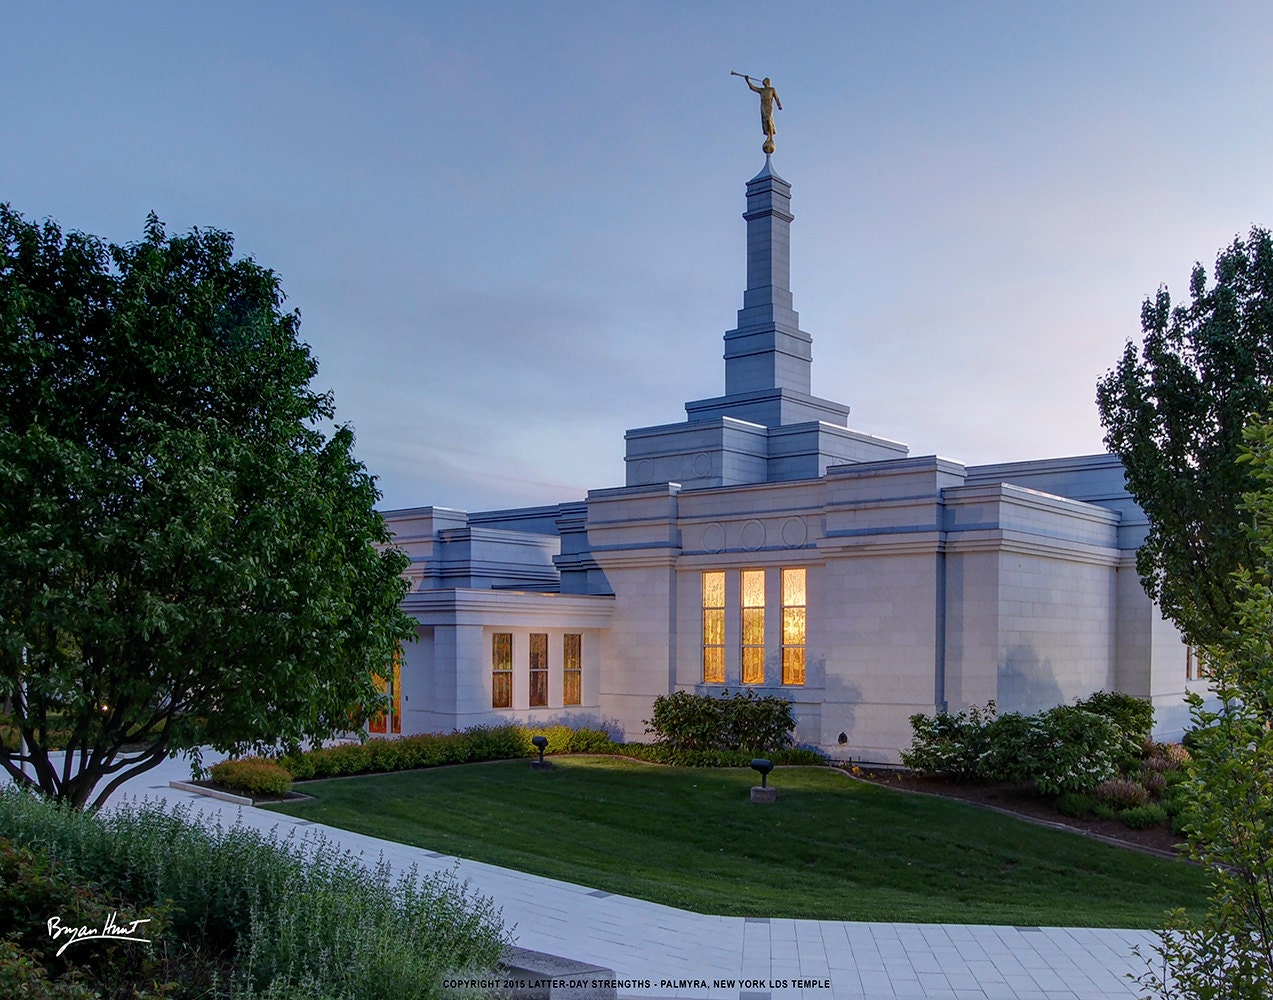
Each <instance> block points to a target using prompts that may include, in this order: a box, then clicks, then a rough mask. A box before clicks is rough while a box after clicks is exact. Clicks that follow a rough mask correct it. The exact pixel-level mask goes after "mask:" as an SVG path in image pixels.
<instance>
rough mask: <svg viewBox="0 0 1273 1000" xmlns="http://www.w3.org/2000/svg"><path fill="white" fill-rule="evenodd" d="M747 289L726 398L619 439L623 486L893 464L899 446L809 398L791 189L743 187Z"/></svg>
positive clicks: (699, 484)
mask: <svg viewBox="0 0 1273 1000" xmlns="http://www.w3.org/2000/svg"><path fill="white" fill-rule="evenodd" d="M743 218H744V219H746V220H747V287H746V289H745V290H744V292H743V307H742V308H741V309H740V310H738V326H737V327H735V328H734V329H733V330H730V331H728V332H727V333H726V334H725V395H723V396H717V397H715V398H713V399H699V400H694V401H693V402H689V403H686V404H685V416H686V418H687V419H686V420H685V422H684V423H679V424H661V425H658V426H654V427H637V428H634V429H632V430H629V431H628V433H627V435H626V440H627V454H626V457H625V464H626V467H627V476H626V480H627V485H628V486H644V485H650V484H658V483H668V482H674V483H680V484H682V485H683V486H685V487H688V488H699V489H702V488H711V487H719V486H736V485H743V484H746V483H766V482H769V483H773V482H785V481H789V480H793V479H809V478H813V477H816V476H821V475H824V474H825V473H826V470H827V469H828V468H829V467H831V466H833V465H843V464H846V463H847V464H852V463H856V462H873V461H879V460H881V459H891V458H899V457H901V456H903V455H905V454H906V446H905V445H903V444H899V443H898V442H896V441H886V440H884V439H882V438H876V437H872V436H871V435H868V434H861V433H859V432H857V431H852V430H849V427H848V423H849V419H848V418H849V408H848V407H847V406H845V405H844V404H843V403H836V402H833V401H832V400H829V399H819V398H818V397H817V396H813V395H811V394H810V392H809V389H810V374H811V369H812V367H813V351H812V346H813V338H812V337H810V336H809V334H807V333H805V332H804V331H803V330H801V329H800V317H799V316H798V315H797V314H796V311H795V309H794V308H793V307H792V297H791V221H792V219H793V218H794V216H793V215H792V214H791V185H790V184H788V183H787V182H786V181H785V180H783V179H782V178H781V177H779V176H778V175H777V174H776V173H774V169H773V161H772V159H771V158H770V157H769V156H766V157H765V166H764V169H763V170H761V171H760V173H758V174H757V175H756V176H755V177H753V178H752V179H751V180H749V181H748V182H747V211H746V212H744V213H743Z"/></svg>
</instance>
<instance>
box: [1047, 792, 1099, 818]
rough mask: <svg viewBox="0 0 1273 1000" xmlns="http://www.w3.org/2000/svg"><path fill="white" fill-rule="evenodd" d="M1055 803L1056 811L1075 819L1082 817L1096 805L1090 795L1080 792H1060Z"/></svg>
mask: <svg viewBox="0 0 1273 1000" xmlns="http://www.w3.org/2000/svg"><path fill="white" fill-rule="evenodd" d="M1055 805H1056V811H1057V812H1059V813H1061V814H1062V815H1063V816H1073V817H1074V818H1075V819H1082V818H1083V817H1084V816H1086V815H1088V813H1090V812H1092V810H1093V809H1095V807H1096V803H1095V802H1093V801H1092V797H1091V796H1090V795H1084V794H1083V793H1082V792H1062V793H1061V794H1060V795H1058V796H1057V799H1056V803H1055Z"/></svg>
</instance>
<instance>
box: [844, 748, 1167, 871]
mask: <svg viewBox="0 0 1273 1000" xmlns="http://www.w3.org/2000/svg"><path fill="white" fill-rule="evenodd" d="M856 777H858V778H860V779H861V780H863V781H870V782H873V783H874V784H878V785H887V786H888V787H889V788H900V789H903V790H905V791H910V792H923V793H925V794H928V795H941V796H945V797H946V798H952V799H962V800H963V801H965V802H972V803H975V804H976V805H980V806H989V807H991V808H994V809H1001V810H1003V811H1004V812H1009V813H1013V814H1015V815H1017V816H1020V817H1021V818H1023V819H1029V820H1035V821H1042V822H1045V823H1048V824H1050V825H1054V826H1065V827H1068V828H1070V829H1072V830H1078V831H1080V832H1082V833H1086V834H1089V835H1094V836H1098V837H1102V838H1105V839H1108V840H1115V841H1118V842H1119V843H1120V844H1124V845H1126V846H1127V847H1130V848H1133V849H1135V850H1143V851H1147V852H1153V853H1166V854H1173V855H1177V856H1180V857H1183V854H1182V853H1181V850H1180V848H1181V845H1182V843H1183V841H1184V837H1182V836H1181V835H1180V834H1178V833H1172V831H1171V827H1169V826H1166V825H1163V826H1155V827H1150V828H1149V829H1148V830H1133V829H1131V828H1130V827H1128V826H1127V825H1126V824H1124V823H1123V822H1122V821H1121V820H1117V819H1098V818H1097V817H1095V816H1087V817H1085V818H1083V819H1075V818H1074V817H1073V816H1065V815H1062V814H1061V813H1059V812H1057V811H1056V810H1055V809H1054V808H1053V807H1052V804H1051V803H1050V802H1049V801H1048V800H1047V799H1046V798H1045V797H1044V796H1042V795H1040V794H1039V792H1038V790H1037V789H1036V788H1035V787H1034V783H1033V782H1031V781H1023V782H1012V781H953V780H951V779H948V778H931V777H925V776H922V775H918V774H912V773H911V772H910V771H904V770H893V769H891V768H880V769H871V768H865V767H864V768H861V770H860V773H859V774H858V775H856Z"/></svg>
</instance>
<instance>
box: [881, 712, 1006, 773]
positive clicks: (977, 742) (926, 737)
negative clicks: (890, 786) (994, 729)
mask: <svg viewBox="0 0 1273 1000" xmlns="http://www.w3.org/2000/svg"><path fill="white" fill-rule="evenodd" d="M994 715H995V703H994V702H993V701H991V702H988V703H987V704H986V707H985V708H984V709H982V708H977V707H976V706H973V707H972V708H970V709H969V710H968V711H967V712H960V713H958V714H957V715H952V714H951V713H949V712H938V713H937V714H936V715H933V716H928V715H923V714H916V715H912V716H911V718H910V723H911V731H912V733H913V736H912V738H911V745H910V749H908V750H903V751H902V753H901V757H902V763H903V764H904V765H906V766H907V767H908V768H910V769H911V770H912V771H915V772H916V773H918V774H932V775H940V776H942V777H950V778H972V777H975V776H977V775H979V774H980V773H981V768H982V763H981V761H982V757H983V756H984V755H985V753H986V751H987V750H988V749H989V747H990V738H989V727H990V723H991V720H993V719H994Z"/></svg>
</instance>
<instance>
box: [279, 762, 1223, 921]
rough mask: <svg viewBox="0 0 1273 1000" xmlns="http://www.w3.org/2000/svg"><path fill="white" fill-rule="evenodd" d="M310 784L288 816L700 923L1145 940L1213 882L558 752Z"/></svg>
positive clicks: (789, 774)
mask: <svg viewBox="0 0 1273 1000" xmlns="http://www.w3.org/2000/svg"><path fill="white" fill-rule="evenodd" d="M554 763H555V764H556V768H555V769H554V770H552V771H550V772H535V771H532V770H531V768H530V766H529V763H528V762H527V761H524V760H517V761H501V762H498V763H490V764H467V765H463V766H459V767H444V768H435V769H432V770H423V771H406V772H402V773H398V774H385V775H376V776H371V777H363V778H344V779H336V780H330V781H315V782H308V783H306V784H304V785H302V786H299V788H300V790H303V791H305V792H306V793H308V794H310V795H313V796H315V800H314V801H312V802H300V803H289V804H286V805H277V806H272V807H271V808H273V809H276V810H278V811H280V812H285V813H289V814H291V815H294V816H300V817H304V818H306V819H310V820H315V821H317V822H320V823H327V824H330V825H332V826H337V827H341V828H342V829H346V830H356V831H358V832H360V833H366V834H371V835H372V836H376V837H382V838H384V839H387V840H394V841H398V842H400V843H404V844H414V845H417V846H419V847H426V848H429V849H432V850H435V851H441V852H444V853H447V854H453V855H457V856H459V857H462V858H472V859H476V860H479V861H486V862H490V863H491V864H496V865H502V866H504V867H508V868H516V869H519V870H521V871H526V872H534V873H536V874H539V875H547V876H550V877H552V878H558V879H565V880H567V881H571V882H577V883H581V884H583V885H587V886H592V887H595V888H598V889H605V890H608V891H610V892H616V893H622V894H624V895H629V896H637V897H640V898H642V899H649V900H653V901H655V902H659V903H667V904H669V905H672V906H679V907H683V908H686V909H690V910H696V911H699V912H702V913H719V914H728V915H739V916H767V917H807V918H817V919H828V920H882V921H934V922H943V923H994V924H1024V925H1052V926H1093V927H1155V926H1159V925H1161V922H1162V916H1163V913H1164V911H1165V910H1167V909H1170V908H1172V907H1176V906H1187V907H1195V906H1197V907H1201V906H1202V905H1203V903H1204V894H1205V884H1206V876H1205V874H1204V872H1203V871H1202V870H1201V869H1199V868H1196V867H1194V866H1191V865H1188V864H1185V863H1184V862H1173V861H1166V860H1162V859H1159V858H1154V857H1149V856H1146V855H1143V854H1139V853H1136V852H1133V851H1129V850H1123V849H1121V848H1115V847H1110V846H1107V845H1105V844H1101V843H1098V842H1094V841H1091V840H1088V839H1086V838H1084V837H1080V836H1078V835H1076V834H1067V833H1062V832H1059V831H1055V830H1049V829H1046V828H1043V827H1039V826H1034V825H1031V824H1027V823H1024V822H1021V821H1018V820H1014V819H1012V818H1010V817H1007V816H1003V815H1001V814H999V813H994V812H991V811H989V810H984V809H978V808H977V807H975V806H969V805H965V804H962V803H959V802H953V801H948V800H943V799H937V798H931V797H926V796H918V795H908V794H906V793H903V792H899V791H893V790H890V789H888V788H881V787H878V786H875V785H868V784H864V783H860V782H855V781H852V780H851V779H849V778H847V777H846V776H845V775H843V774H841V773H839V772H837V771H833V770H831V769H828V768H814V767H804V768H780V769H779V770H777V771H775V772H774V774H773V775H772V776H771V781H772V784H773V785H775V786H776V787H777V788H778V789H779V792H778V801H777V803H776V804H774V805H753V804H752V803H751V802H750V801H749V799H748V789H749V788H750V787H751V786H752V785H753V784H755V778H756V775H755V773H754V772H752V771H749V770H742V769H698V768H671V767H659V766H656V765H652V764H640V763H636V762H634V761H628V760H622V759H619V758H613V757H558V758H555V759H554Z"/></svg>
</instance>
